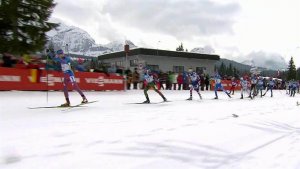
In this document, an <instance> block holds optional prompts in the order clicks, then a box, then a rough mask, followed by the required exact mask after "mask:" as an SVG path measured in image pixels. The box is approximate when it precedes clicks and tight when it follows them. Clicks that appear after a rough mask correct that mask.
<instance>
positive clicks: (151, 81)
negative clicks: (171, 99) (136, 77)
mask: <svg viewBox="0 0 300 169" xmlns="http://www.w3.org/2000/svg"><path fill="white" fill-rule="evenodd" d="M156 81H157V77H156V76H155V75H154V74H153V73H151V70H150V69H145V74H144V84H145V88H144V94H145V97H146V101H144V102H143V103H150V99H149V96H148V93H147V91H148V90H149V89H150V88H153V89H154V91H155V92H156V93H158V94H159V95H160V96H161V97H162V98H163V100H164V101H165V102H166V101H167V99H166V98H165V96H164V95H163V94H162V93H161V92H160V91H159V90H157V87H156V84H155V83H156Z"/></svg>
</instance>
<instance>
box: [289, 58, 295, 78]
mask: <svg viewBox="0 0 300 169" xmlns="http://www.w3.org/2000/svg"><path fill="white" fill-rule="evenodd" d="M296 77H297V70H296V66H295V63H294V59H293V57H291V60H290V61H289V67H288V72H287V80H291V79H296Z"/></svg>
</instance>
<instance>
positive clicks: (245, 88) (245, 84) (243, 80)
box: [240, 77, 252, 99]
mask: <svg viewBox="0 0 300 169" xmlns="http://www.w3.org/2000/svg"><path fill="white" fill-rule="evenodd" d="M240 84H241V99H244V93H245V94H246V93H247V94H249V86H250V83H249V81H248V80H247V79H246V78H243V77H241V79H240ZM250 97H251V96H250ZM251 99H252V97H251Z"/></svg>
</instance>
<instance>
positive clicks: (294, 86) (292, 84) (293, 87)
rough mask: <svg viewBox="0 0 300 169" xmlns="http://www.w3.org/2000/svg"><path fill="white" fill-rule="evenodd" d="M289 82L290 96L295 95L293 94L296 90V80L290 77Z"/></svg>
mask: <svg viewBox="0 0 300 169" xmlns="http://www.w3.org/2000/svg"><path fill="white" fill-rule="evenodd" d="M290 83H291V95H290V96H291V97H295V94H296V90H297V86H298V85H297V81H295V80H294V79H292V80H291V81H290Z"/></svg>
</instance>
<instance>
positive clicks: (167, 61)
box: [98, 48, 220, 75]
mask: <svg viewBox="0 0 300 169" xmlns="http://www.w3.org/2000/svg"><path fill="white" fill-rule="evenodd" d="M125 56H126V53H125V52H124V51H121V52H115V53H109V54H104V55H100V56H98V62H101V63H103V64H106V65H107V64H108V65H111V66H113V67H117V68H121V69H124V68H125V69H130V70H131V71H132V70H133V69H134V68H139V69H142V68H143V67H145V66H147V67H148V68H150V69H151V70H154V71H163V72H168V71H173V72H175V73H179V72H183V71H188V69H189V68H192V69H193V70H196V71H197V72H198V73H205V74H210V75H212V74H213V73H214V65H215V62H216V61H218V60H220V56H218V55H208V54H199V53H190V52H179V51H167V50H158V49H146V48H136V49H131V50H130V52H129V53H128V56H127V57H125Z"/></svg>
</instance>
